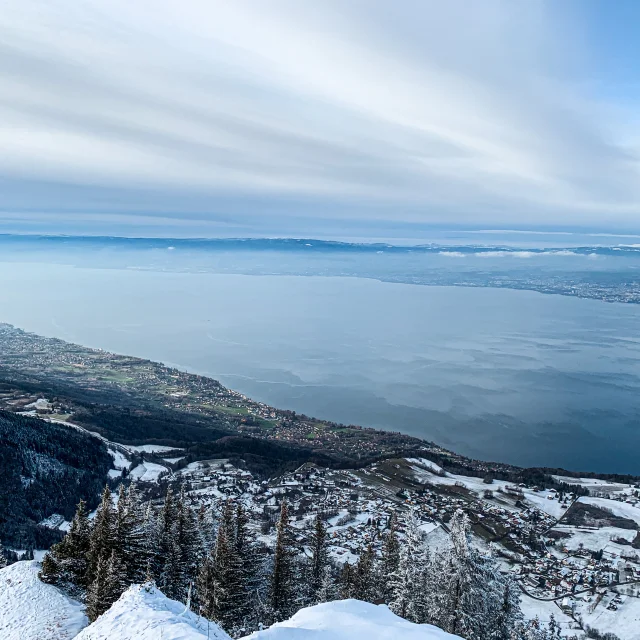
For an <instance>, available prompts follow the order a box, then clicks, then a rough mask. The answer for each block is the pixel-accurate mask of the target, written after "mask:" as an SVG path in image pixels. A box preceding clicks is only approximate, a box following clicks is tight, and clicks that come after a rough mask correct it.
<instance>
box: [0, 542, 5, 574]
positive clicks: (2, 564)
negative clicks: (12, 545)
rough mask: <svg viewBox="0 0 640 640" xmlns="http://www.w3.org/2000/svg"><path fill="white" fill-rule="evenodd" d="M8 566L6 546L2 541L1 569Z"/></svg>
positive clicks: (0, 550) (0, 545)
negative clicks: (5, 552)
mask: <svg viewBox="0 0 640 640" xmlns="http://www.w3.org/2000/svg"><path fill="white" fill-rule="evenodd" d="M6 566H7V556H5V555H4V547H3V546H2V543H1V542H0V569H4V568H5V567H6Z"/></svg>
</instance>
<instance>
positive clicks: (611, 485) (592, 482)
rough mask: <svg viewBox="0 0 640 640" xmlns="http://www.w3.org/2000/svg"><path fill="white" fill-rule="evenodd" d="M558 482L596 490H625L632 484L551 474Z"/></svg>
mask: <svg viewBox="0 0 640 640" xmlns="http://www.w3.org/2000/svg"><path fill="white" fill-rule="evenodd" d="M551 477H552V478H554V479H555V480H557V481H558V482H564V483H565V484H570V485H573V486H577V487H584V488H585V489H589V490H591V489H593V490H595V491H610V492H615V491H623V490H624V489H628V488H629V487H630V486H631V485H628V484H622V483H620V482H612V481H611V480H601V479H600V478H571V477H570V476H551Z"/></svg>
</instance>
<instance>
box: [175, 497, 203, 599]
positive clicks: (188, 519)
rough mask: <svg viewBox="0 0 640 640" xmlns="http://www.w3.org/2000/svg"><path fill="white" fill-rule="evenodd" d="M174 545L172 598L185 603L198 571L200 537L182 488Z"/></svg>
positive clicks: (194, 517)
mask: <svg viewBox="0 0 640 640" xmlns="http://www.w3.org/2000/svg"><path fill="white" fill-rule="evenodd" d="M174 536H175V545H176V547H177V549H178V550H179V557H178V562H177V567H176V571H175V572H174V577H173V580H174V582H175V583H174V585H173V593H174V598H175V599H176V600H179V601H180V602H185V600H186V598H187V593H188V591H189V588H190V586H191V585H192V584H193V582H194V580H195V578H196V575H197V571H198V558H199V557H200V537H199V535H198V530H197V521H196V515H195V513H194V512H193V509H191V507H190V506H189V505H188V504H187V498H186V495H185V490H184V486H183V487H182V489H181V490H180V495H179V497H178V502H177V507H176V522H175V532H174Z"/></svg>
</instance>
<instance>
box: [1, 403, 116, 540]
mask: <svg viewBox="0 0 640 640" xmlns="http://www.w3.org/2000/svg"><path fill="white" fill-rule="evenodd" d="M110 467H111V456H110V455H109V453H108V452H107V448H106V446H105V444H104V443H103V442H102V441H101V440H99V439H98V438H95V437H93V436H90V435H89V434H87V433H84V432H82V431H79V430H77V429H74V428H72V427H68V426H65V425H61V424H54V423H50V422H45V421H43V420H38V419H35V418H28V417H25V416H20V415H16V414H12V413H8V412H5V411H0V540H1V541H2V542H3V543H4V544H7V545H11V546H14V547H19V548H28V547H33V546H40V545H39V544H38V543H39V542H40V541H41V538H43V537H46V536H47V535H50V534H48V532H47V530H43V529H42V528H41V527H38V526H37V525H38V523H39V522H40V521H41V520H43V519H44V518H46V517H48V516H49V515H51V514H52V513H59V514H61V515H63V516H64V517H65V518H66V519H69V520H70V519H71V518H72V516H73V513H74V511H75V506H76V504H77V503H78V501H79V500H80V499H81V498H82V499H84V500H86V501H87V503H88V504H89V505H90V506H94V505H95V504H96V502H97V499H98V496H99V493H100V489H101V488H102V487H103V486H104V483H105V479H106V476H107V471H108V470H109V468H110ZM42 542H45V540H42Z"/></svg>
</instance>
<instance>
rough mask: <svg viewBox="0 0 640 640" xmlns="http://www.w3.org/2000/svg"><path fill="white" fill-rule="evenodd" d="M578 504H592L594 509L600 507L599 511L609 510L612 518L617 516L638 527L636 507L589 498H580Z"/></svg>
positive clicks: (614, 501) (637, 509)
mask: <svg viewBox="0 0 640 640" xmlns="http://www.w3.org/2000/svg"><path fill="white" fill-rule="evenodd" d="M579 502H584V503H585V504H592V505H593V506H594V507H600V508H601V509H609V510H610V511H612V512H613V515H614V516H618V517H619V518H628V519H629V520H633V521H634V522H635V523H636V524H638V525H640V509H639V508H638V507H634V506H633V505H632V504H627V503H626V502H618V501H617V500H607V499H606V498H590V497H587V498H584V497H583V498H580V499H579Z"/></svg>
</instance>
